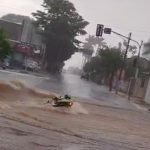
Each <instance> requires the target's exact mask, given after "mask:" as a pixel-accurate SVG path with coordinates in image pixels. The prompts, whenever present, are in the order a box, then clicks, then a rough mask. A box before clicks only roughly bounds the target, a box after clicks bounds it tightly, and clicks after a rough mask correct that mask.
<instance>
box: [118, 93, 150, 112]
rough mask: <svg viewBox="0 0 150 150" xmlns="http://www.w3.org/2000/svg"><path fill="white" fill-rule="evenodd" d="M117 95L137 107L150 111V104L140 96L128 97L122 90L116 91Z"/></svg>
mask: <svg viewBox="0 0 150 150" xmlns="http://www.w3.org/2000/svg"><path fill="white" fill-rule="evenodd" d="M118 96H120V97H123V98H126V99H127V100H129V101H130V102H132V103H133V104H134V105H135V106H136V107H137V108H139V109H142V110H146V111H150V104H148V103H146V102H145V101H144V100H143V99H142V98H137V97H130V99H129V97H128V95H127V94H125V93H122V92H118Z"/></svg>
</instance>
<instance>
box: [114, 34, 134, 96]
mask: <svg viewBox="0 0 150 150" xmlns="http://www.w3.org/2000/svg"><path fill="white" fill-rule="evenodd" d="M113 33H114V32H113ZM115 34H116V33H115ZM117 35H120V36H123V35H121V34H119V33H117ZM131 35H132V33H130V34H129V37H126V36H123V37H125V38H128V42H127V47H126V51H125V54H124V58H123V64H122V67H121V69H120V73H119V77H118V79H117V82H116V94H117V93H118V90H119V85H120V80H121V77H122V72H123V69H124V66H125V61H126V58H127V53H128V49H129V46H130V41H131Z"/></svg>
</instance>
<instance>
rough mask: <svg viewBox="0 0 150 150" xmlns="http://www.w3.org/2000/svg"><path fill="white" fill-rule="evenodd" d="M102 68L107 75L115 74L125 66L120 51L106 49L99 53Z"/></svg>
mask: <svg viewBox="0 0 150 150" xmlns="http://www.w3.org/2000/svg"><path fill="white" fill-rule="evenodd" d="M99 55H100V59H101V61H102V67H103V70H104V72H105V74H106V75H109V74H111V73H112V74H114V73H115V72H116V71H117V70H118V69H120V68H121V67H122V64H123V54H122V53H121V51H120V50H119V49H116V48H106V49H101V50H100V51H99Z"/></svg>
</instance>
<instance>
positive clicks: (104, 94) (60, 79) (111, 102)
mask: <svg viewBox="0 0 150 150" xmlns="http://www.w3.org/2000/svg"><path fill="white" fill-rule="evenodd" d="M0 79H1V80H5V81H11V80H20V81H22V82H24V83H25V84H27V85H28V86H30V87H34V88H39V89H42V90H47V91H52V92H55V93H57V94H59V95H64V94H69V95H72V96H73V97H76V98H78V99H80V100H81V101H83V102H90V103H99V104H101V105H106V106H112V107H120V108H126V109H135V107H134V106H132V104H131V103H130V102H129V101H127V100H126V99H124V98H121V97H119V96H117V95H115V94H112V93H110V92H109V91H108V89H107V88H106V87H104V86H99V85H97V84H95V83H92V82H89V81H86V80H82V79H80V77H79V76H77V75H72V74H63V75H61V76H52V75H51V76H47V77H41V76H32V75H28V74H20V73H15V72H14V73H12V72H9V71H1V72H0Z"/></svg>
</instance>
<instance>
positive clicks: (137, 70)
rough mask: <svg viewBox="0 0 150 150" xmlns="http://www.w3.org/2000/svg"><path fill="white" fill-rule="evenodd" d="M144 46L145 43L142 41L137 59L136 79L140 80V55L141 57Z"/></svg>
mask: <svg viewBox="0 0 150 150" xmlns="http://www.w3.org/2000/svg"><path fill="white" fill-rule="evenodd" d="M142 46H143V41H141V44H140V45H139V53H138V58H137V66H136V72H135V79H137V78H138V75H139V61H140V55H141V48H142Z"/></svg>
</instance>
